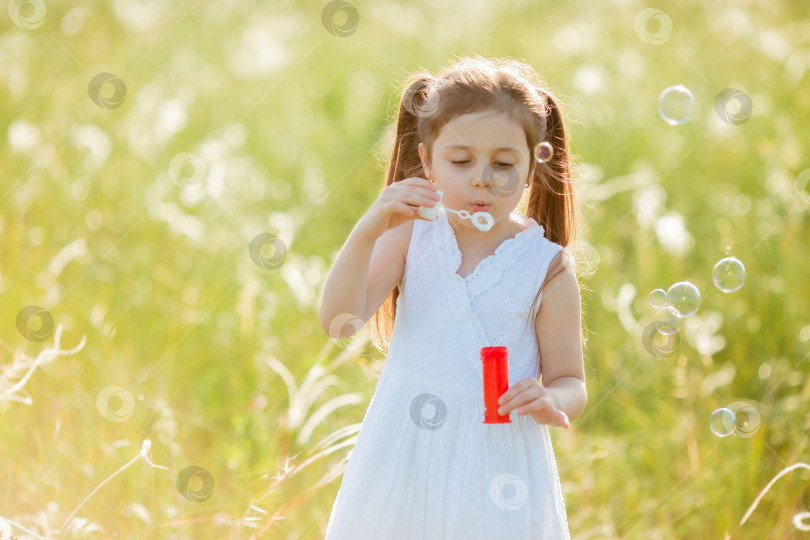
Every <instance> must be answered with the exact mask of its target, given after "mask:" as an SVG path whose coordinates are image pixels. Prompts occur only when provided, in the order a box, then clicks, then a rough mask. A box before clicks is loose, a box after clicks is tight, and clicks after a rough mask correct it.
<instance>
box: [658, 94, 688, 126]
mask: <svg viewBox="0 0 810 540" xmlns="http://www.w3.org/2000/svg"><path fill="white" fill-rule="evenodd" d="M658 114H660V115H661V118H663V119H664V122H666V123H667V124H669V125H671V126H677V125H680V124H685V123H686V122H688V121H689V120H690V119H691V118H692V116H693V115H694V114H695V96H693V95H692V92H690V91H689V89H688V88H687V87H685V86H683V85H681V84H678V85H675V86H670V87H669V88H665V89H664V91H663V92H661V95H660V96H658Z"/></svg>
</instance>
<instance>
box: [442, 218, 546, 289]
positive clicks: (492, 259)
mask: <svg viewBox="0 0 810 540" xmlns="http://www.w3.org/2000/svg"><path fill="white" fill-rule="evenodd" d="M447 214H448V213H447V211H446V210H445V208H444V207H440V208H439V219H438V221H439V222H440V223H439V226H440V228H441V229H442V231H443V236H444V238H445V245H446V246H447V247H448V248H449V249H450V250H451V252H450V253H448V254H447V255H448V256H449V259H450V260H451V261H453V264H452V265H451V266H450V270H451V271H452V272H453V273H454V274H455V276H457V279H461V280H463V281H464V282H465V283H469V282H470V281H472V280H474V279H478V278H480V277H481V275H482V274H483V273H485V272H486V271H487V270H488V269H490V268H492V267H493V266H494V265H495V263H496V262H497V263H499V264H498V265H495V266H499V267H502V266H503V265H504V264H505V263H504V262H503V261H504V260H505V258H507V257H508V255H510V254H513V253H516V251H517V250H518V249H520V247H521V241H522V240H528V239H530V238H532V237H534V236H537V235H540V236H542V235H543V234H544V233H545V230H544V229H543V227H542V226H541V225H539V224H538V223H537V221H535V220H534V219H533V218H530V217H527V216H525V215H523V214H521V213H520V212H518V211H517V210H513V211H512V212H511V214H510V217H511V218H513V220H514V221H516V222H518V223H520V224H522V225H524V226H526V227H527V228H526V229H523V230H522V231H519V232H518V233H517V234H516V235H515V236H512V237H510V238H507V239H506V240H504V241H503V242H501V243H500V244H499V245H498V247H497V248H495V252H494V253H492V254H491V255H488V256H486V257H484V258H483V259H481V260H480V261H478V264H476V265H475V268H473V269H472V271H471V272H469V273H468V274H467V275H466V276H462V275H461V274H459V273H458V269H459V268H460V267H461V258H462V254H461V248H459V246H458V239H457V238H456V233H455V231H454V230H453V227H452V225H450V220H449V218H448V217H447Z"/></svg>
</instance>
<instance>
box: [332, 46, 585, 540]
mask: <svg viewBox="0 0 810 540" xmlns="http://www.w3.org/2000/svg"><path fill="white" fill-rule="evenodd" d="M543 143H547V144H543ZM538 144H540V146H537V145H538ZM423 176H424V177H423ZM526 190H528V205H527V210H526V212H525V215H524V214H523V213H520V212H518V211H517V210H516V207H517V205H518V204H519V203H520V202H521V200H522V197H523V195H524V193H525V192H526ZM437 191H441V192H442V194H441V197H440V196H439V194H438V193H437ZM440 198H441V202H439V199H440ZM431 209H433V210H434V211H437V212H438V217H437V218H436V219H435V220H432V219H426V218H424V217H423V215H429V212H430V210H431ZM460 211H466V212H467V213H469V215H472V214H474V213H475V212H486V213H489V214H490V215H491V216H492V218H493V219H494V223H492V225H491V227H490V228H489V229H486V227H483V228H482V229H485V230H479V228H477V227H476V226H475V224H474V223H473V222H472V221H471V220H469V219H464V216H465V215H466V214H465V213H463V212H462V214H463V215H462V216H459V215H458V214H457V213H456V212H460ZM576 232H577V226H576V205H575V201H574V190H573V183H572V175H571V164H570V156H569V152H568V142H567V136H566V129H565V125H564V122H563V115H562V111H561V110H560V106H559V103H558V101H557V100H556V99H555V98H554V97H553V96H552V95H551V93H550V92H549V91H548V90H547V89H545V87H544V86H543V84H542V82H541V81H540V79H539V76H538V75H537V74H536V73H535V72H534V70H533V69H532V68H531V67H530V66H528V65H526V64H524V63H522V62H517V61H513V60H492V59H486V58H483V57H481V56H475V57H467V58H462V59H461V60H459V61H457V62H455V63H454V64H452V65H450V66H449V67H448V68H445V69H444V70H443V71H442V72H441V73H440V74H439V77H438V78H435V79H434V78H433V77H432V76H430V75H429V74H426V73H419V74H415V75H413V76H411V78H410V79H409V80H408V81H407V82H406V85H405V88H404V91H403V94H402V99H401V101H400V105H399V114H398V118H397V122H396V138H395V140H394V146H393V152H392V155H391V161H390V163H389V166H388V171H387V178H386V182H385V187H384V188H383V189H382V192H381V193H380V195H379V197H378V198H377V200H376V201H375V202H374V204H373V205H372V206H371V208H370V209H369V210H368V212H367V213H366V214H365V215H364V216H363V217H362V219H360V221H359V222H358V223H357V225H356V226H355V227H354V229H353V230H352V232H351V234H350V235H349V238H348V240H347V241H346V244H345V245H344V246H343V249H342V250H341V252H340V254H339V255H338V257H337V260H336V261H335V264H334V267H333V268H332V270H331V271H330V273H329V276H328V278H327V280H326V284H325V287H324V293H323V300H322V305H321V324H322V326H323V327H324V330H325V331H326V332H327V334H329V336H330V337H333V338H341V337H346V336H345V335H340V334H341V326H343V327H345V325H342V324H341V323H340V321H346V320H347V318H348V319H353V320H356V321H362V324H365V323H366V322H367V321H369V320H370V318H371V317H372V315H373V317H374V329H375V331H376V336H375V337H374V339H375V343H376V344H377V345H378V346H379V347H380V348H381V349H383V350H385V351H386V352H387V356H386V361H385V364H384V366H383V369H382V372H381V373H380V377H379V380H378V382H377V387H376V390H375V392H374V395H373V397H372V399H371V402H370V403H369V406H368V410H367V411H366V414H365V416H364V418H363V423H362V427H361V429H360V433H359V434H358V436H357V441H356V443H355V446H354V449H353V450H352V452H351V454H350V459H349V463H348V465H347V467H346V471H345V474H344V476H343V480H342V483H341V485H340V489H339V490H338V493H337V497H336V499H335V503H334V506H333V507H332V512H331V515H330V518H329V522H328V524H327V528H326V540H343V539H346V540H348V539H351V540H358V539H372V538H373V539H386V540H392V539H413V538H421V539H426V540H437V539H448V540H450V539H461V538H466V539H482V540H483V539H487V540H493V539H501V538H503V539H509V540H518V539H519V540H523V539H529V538H538V539H540V538H542V539H554V540H559V539H564V538H569V532H568V520H567V516H566V511H565V504H564V500H563V495H562V491H561V487H560V480H559V476H558V474H557V466H556V461H555V459H554V451H553V449H552V445H551V440H550V437H549V431H548V426H555V427H562V428H565V429H567V428H569V427H570V423H569V421H570V419H573V418H575V417H577V416H578V415H579V414H580V413H581V412H582V410H583V409H584V407H585V401H586V391H585V373H584V366H583V361H582V336H581V325H580V318H581V312H580V309H581V307H580V295H579V286H578V282H577V278H576V275H575V272H574V271H573V269H572V264H571V262H570V257H567V256H563V253H566V252H568V251H569V250H568V249H566V250H565V251H564V250H563V248H566V247H568V248H569V249H570V248H573V246H574V243H575V240H576ZM541 292H543V293H545V294H542V296H541ZM541 298H542V302H541V301H540V300H541ZM336 321H337V322H338V324H335V322H336ZM394 321H396V322H394ZM381 322H382V323H383V330H382V331H381V330H380V323H381ZM354 330H355V331H356V329H354ZM487 346H505V347H507V351H508V373H509V388H508V390H507V391H506V392H504V393H503V395H502V396H501V397H500V398H499V401H498V403H499V406H500V409H499V411H498V412H499V413H501V414H503V415H509V417H510V420H511V422H509V423H484V422H483V420H484V410H485V406H484V398H483V368H482V362H481V357H480V351H481V348H482V347H487ZM541 375H542V383H541V382H540V380H539V378H540V376H541ZM513 412H514V413H515V414H512V413H513Z"/></svg>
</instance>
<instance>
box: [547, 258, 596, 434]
mask: <svg viewBox="0 0 810 540" xmlns="http://www.w3.org/2000/svg"><path fill="white" fill-rule="evenodd" d="M581 316H582V314H581V299H580V294H579V284H578V283H577V279H576V276H575V274H574V270H573V268H572V267H571V265H570V264H566V265H565V270H563V271H562V272H560V273H559V274H558V275H557V276H555V277H554V278H553V279H552V280H551V281H549V282H548V283H547V284H546V286H545V288H544V289H543V297H542V299H541V301H540V309H539V311H538V313H537V318H536V320H535V331H536V333H537V343H538V346H539V348H540V358H541V359H542V360H541V363H540V366H541V374H542V384H543V386H544V387H545V389H546V390H547V392H548V394H549V395H550V396H551V399H552V401H553V403H554V406H555V407H556V408H557V409H560V410H562V411H563V412H564V413H565V414H566V415H567V416H568V419H569V420H573V419H574V418H576V417H577V416H579V415H580V414H581V413H582V411H583V410H584V409H585V402H586V401H587V399H588V395H587V391H586V389H585V368H584V365H583V361H582V329H581V322H580V321H581Z"/></svg>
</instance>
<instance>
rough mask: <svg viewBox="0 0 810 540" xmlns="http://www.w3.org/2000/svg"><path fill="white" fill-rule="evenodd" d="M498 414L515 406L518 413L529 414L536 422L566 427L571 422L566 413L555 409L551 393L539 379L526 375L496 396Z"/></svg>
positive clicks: (507, 411) (506, 411)
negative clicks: (499, 395)
mask: <svg viewBox="0 0 810 540" xmlns="http://www.w3.org/2000/svg"><path fill="white" fill-rule="evenodd" d="M498 406H499V407H498V414H509V412H510V411H511V410H512V409H514V408H517V412H518V414H520V415H523V414H526V413H528V414H530V415H531V416H532V418H534V421H535V422H537V423H538V424H549V425H551V426H554V427H562V428H565V429H568V428H570V427H571V423H570V422H569V421H568V415H566V414H565V413H564V412H563V411H561V410H559V409H557V408H556V407H555V406H554V403H553V401H552V399H551V394H549V392H548V390H546V388H545V387H544V386H543V385H542V384H540V381H539V380H537V379H534V378H532V377H527V378H526V379H523V380H522V381H519V382H517V383H515V384H514V386H512V388H510V389H508V390H507V391H506V392H504V393H503V394H502V395H501V397H499V398H498Z"/></svg>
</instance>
